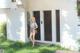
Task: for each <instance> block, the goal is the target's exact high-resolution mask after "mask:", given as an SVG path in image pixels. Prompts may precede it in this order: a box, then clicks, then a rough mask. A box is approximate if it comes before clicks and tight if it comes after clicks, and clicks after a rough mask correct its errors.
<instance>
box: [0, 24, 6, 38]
mask: <svg viewBox="0 0 80 53" xmlns="http://www.w3.org/2000/svg"><path fill="white" fill-rule="evenodd" d="M2 37H3V38H5V39H6V38H7V28H6V23H2V24H0V38H2Z"/></svg>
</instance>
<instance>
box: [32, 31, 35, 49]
mask: <svg viewBox="0 0 80 53" xmlns="http://www.w3.org/2000/svg"><path fill="white" fill-rule="evenodd" d="M32 44H33V47H34V44H35V31H34V32H33V41H32Z"/></svg>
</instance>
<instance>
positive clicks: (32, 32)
mask: <svg viewBox="0 0 80 53" xmlns="http://www.w3.org/2000/svg"><path fill="white" fill-rule="evenodd" d="M37 28H38V25H37V23H36V21H35V17H32V18H31V20H30V40H31V42H32V46H33V47H34V44H35V34H36V29H37Z"/></svg>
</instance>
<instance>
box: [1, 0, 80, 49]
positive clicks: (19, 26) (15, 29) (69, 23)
mask: <svg viewBox="0 0 80 53" xmlns="http://www.w3.org/2000/svg"><path fill="white" fill-rule="evenodd" d="M4 1H6V0H4ZM6 4H7V5H3V6H2V7H0V8H1V10H0V12H2V13H6V15H7V38H8V39H9V40H14V41H22V42H28V41H29V38H28V36H29V26H28V23H29V19H30V17H32V16H35V17H36V22H37V24H38V26H39V28H38V33H37V34H36V41H37V42H43V43H51V44H56V43H57V44H60V45H61V46H63V47H66V48H71V49H72V50H74V49H75V50H77V48H78V46H77V43H76V41H77V39H78V38H79V37H80V27H79V23H80V22H79V21H78V20H79V16H78V15H77V0H16V1H15V0H8V1H6Z"/></svg>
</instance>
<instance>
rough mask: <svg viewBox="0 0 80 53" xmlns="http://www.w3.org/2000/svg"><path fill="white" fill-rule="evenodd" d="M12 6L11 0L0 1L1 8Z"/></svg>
mask: <svg viewBox="0 0 80 53" xmlns="http://www.w3.org/2000/svg"><path fill="white" fill-rule="evenodd" d="M10 7H11V0H8V1H7V0H1V1H0V8H10Z"/></svg>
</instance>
